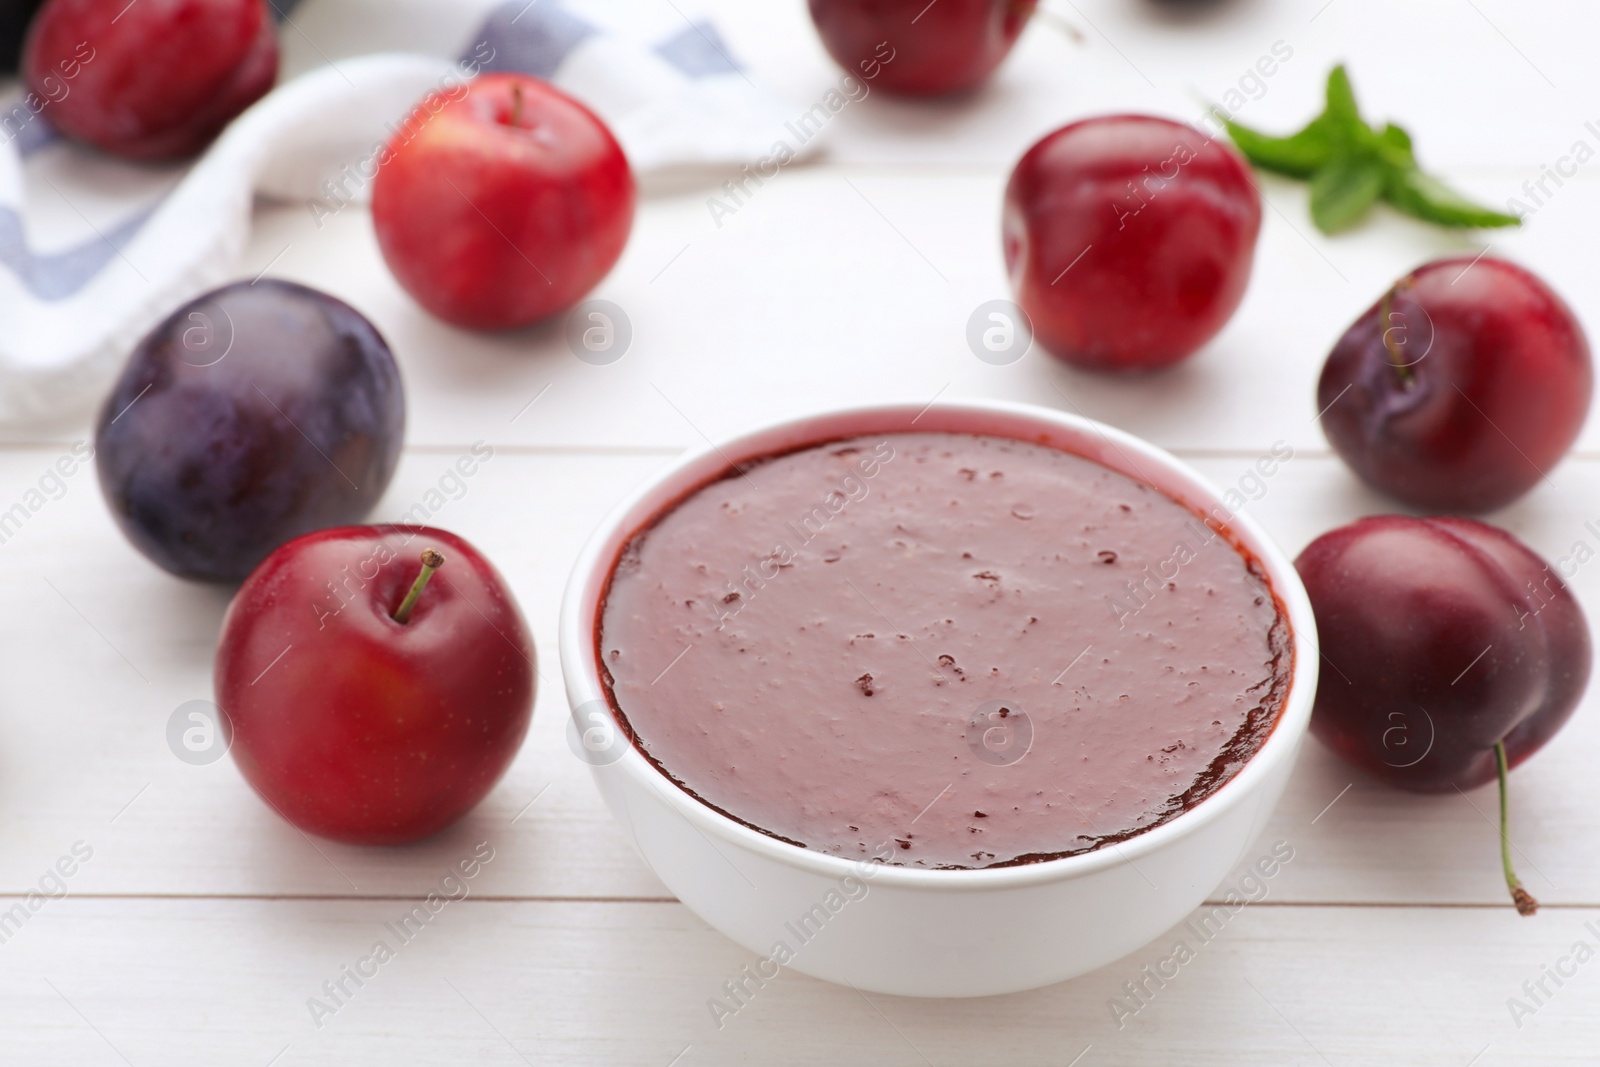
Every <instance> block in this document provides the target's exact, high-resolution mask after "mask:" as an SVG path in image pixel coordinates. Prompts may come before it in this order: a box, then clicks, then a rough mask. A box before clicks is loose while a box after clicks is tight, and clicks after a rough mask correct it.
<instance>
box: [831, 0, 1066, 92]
mask: <svg viewBox="0 0 1600 1067" xmlns="http://www.w3.org/2000/svg"><path fill="white" fill-rule="evenodd" d="M810 6H811V21H812V22H813V23H815V24H816V27H817V33H818V35H819V36H820V37H821V38H822V44H823V47H824V48H826V49H827V50H828V54H829V55H830V56H832V57H833V60H834V62H835V63H838V64H839V66H841V67H843V68H844V69H845V70H847V71H849V72H850V73H851V74H857V75H859V74H863V73H869V72H875V73H873V74H869V76H871V77H872V83H873V87H874V88H882V89H886V90H888V91H889V92H891V93H902V94H904V95H907V96H936V95H941V94H944V93H954V92H961V91H963V90H967V89H972V88H974V87H976V86H977V85H979V84H980V83H982V82H983V81H984V80H985V79H987V78H988V77H989V75H990V74H992V73H994V69H995V68H996V67H998V66H999V65H1000V62H1001V60H1003V59H1005V58H1006V56H1007V55H1008V54H1010V52H1011V46H1012V45H1014V44H1016V43H1017V38H1018V37H1019V36H1020V35H1021V34H1022V31H1023V29H1024V28H1025V27H1026V26H1027V25H1028V20H1029V19H1031V18H1032V17H1033V12H1034V9H1035V8H1037V7H1038V6H1039V5H1038V0H939V2H938V3H936V4H933V5H932V6H930V5H929V4H928V2H927V0H810Z"/></svg>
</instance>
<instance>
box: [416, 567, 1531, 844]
mask: <svg viewBox="0 0 1600 1067" xmlns="http://www.w3.org/2000/svg"><path fill="white" fill-rule="evenodd" d="M443 566H444V556H442V555H440V554H439V552H438V550H437V549H432V548H429V549H424V550H423V553H422V570H421V571H420V572H418V574H417V580H416V581H414V582H412V583H411V588H410V589H409V590H407V591H406V598H405V599H404V600H402V601H400V606H399V607H398V608H395V609H394V614H393V615H392V616H391V618H393V619H394V621H395V622H398V623H401V624H404V623H406V622H408V621H410V619H411V611H412V609H413V608H415V607H416V606H417V598H418V597H420V596H422V589H423V587H424V586H426V585H427V584H428V579H429V578H432V577H433V572H434V571H436V570H438V569H439V568H440V567H443ZM1508 869H1509V868H1508Z"/></svg>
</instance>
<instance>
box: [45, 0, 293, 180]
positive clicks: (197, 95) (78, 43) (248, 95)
mask: <svg viewBox="0 0 1600 1067" xmlns="http://www.w3.org/2000/svg"><path fill="white" fill-rule="evenodd" d="M22 72H23V78H24V80H25V81H26V82H27V83H28V85H29V87H30V88H31V89H33V91H35V92H37V93H39V94H40V95H41V96H43V97H46V98H48V99H50V101H51V103H50V105H49V110H48V114H49V119H50V122H51V124H52V125H54V126H56V127H57V128H59V129H60V130H61V131H62V132H63V133H66V134H67V135H68V136H70V137H75V138H77V139H78V140H80V141H87V142H88V143H89V144H92V145H94V146H95V147H97V148H100V149H102V150H104V151H106V152H110V153H113V154H114V155H119V156H123V157H125V158H128V159H150V160H157V159H179V158H183V157H186V156H192V155H194V154H195V153H196V152H199V151H200V150H201V149H202V148H204V147H205V146H206V145H208V144H210V143H211V141H212V139H213V138H215V137H216V136H217V134H218V133H220V132H221V130H222V128H223V127H224V126H226V125H227V124H228V122H229V121H231V120H232V119H233V117H234V116H235V115H237V114H239V112H241V111H243V110H244V109H245V108H247V107H249V106H250V105H251V104H253V103H255V102H256V101H257V100H258V99H260V98H261V97H262V96H263V95H265V94H266V92H267V90H269V89H271V88H272V83H273V82H274V81H275V80H276V79H277V76H278V36H277V33H276V31H275V30H274V28H273V25H272V17H271V15H270V14H269V13H268V10H267V5H266V4H265V3H264V2H263V0H139V2H138V3H136V4H132V5H129V4H128V3H127V0H49V2H48V3H47V4H46V5H45V7H44V9H43V10H42V11H40V12H39V15H38V17H37V18H36V19H35V20H34V22H33V25H32V27H31V28H30V29H29V32H28V38H27V42H26V44H25V45H24V48H23V58H22ZM47 79H52V80H53V82H54V84H55V88H54V91H52V81H49V80H47ZM62 84H64V85H65V87H66V89H67V92H66V93H65V94H64V95H62V93H61V88H60V87H61V85H62Z"/></svg>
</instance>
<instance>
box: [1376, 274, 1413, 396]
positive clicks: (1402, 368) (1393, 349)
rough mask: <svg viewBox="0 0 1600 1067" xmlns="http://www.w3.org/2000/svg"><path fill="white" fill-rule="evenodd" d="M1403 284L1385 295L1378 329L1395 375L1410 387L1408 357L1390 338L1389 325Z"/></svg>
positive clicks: (1380, 306) (1379, 309)
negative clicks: (1396, 297) (1396, 295)
mask: <svg viewBox="0 0 1600 1067" xmlns="http://www.w3.org/2000/svg"><path fill="white" fill-rule="evenodd" d="M1403 284H1404V283H1403V282H1401V283H1397V284H1396V285H1394V286H1393V287H1392V288H1390V289H1389V290H1388V291H1387V292H1386V293H1384V294H1383V301H1382V303H1381V304H1380V305H1379V307H1378V328H1379V330H1380V331H1381V332H1380V333H1379V335H1378V336H1379V338H1380V339H1381V340H1382V342H1383V350H1384V351H1385V352H1387V353H1389V364H1390V365H1391V366H1393V367H1394V371H1395V373H1396V374H1398V375H1399V376H1400V381H1401V382H1402V383H1403V384H1405V385H1407V386H1409V385H1410V384H1411V365H1410V364H1408V363H1407V362H1406V357H1405V355H1404V353H1402V352H1401V351H1400V346H1399V345H1397V344H1395V342H1394V341H1393V340H1392V339H1391V338H1390V337H1389V333H1390V331H1391V330H1392V329H1393V327H1391V326H1390V325H1389V316H1390V314H1391V313H1392V309H1393V307H1394V297H1395V294H1396V293H1398V292H1399V291H1400V287H1401V285H1403ZM1402 343H1404V342H1402Z"/></svg>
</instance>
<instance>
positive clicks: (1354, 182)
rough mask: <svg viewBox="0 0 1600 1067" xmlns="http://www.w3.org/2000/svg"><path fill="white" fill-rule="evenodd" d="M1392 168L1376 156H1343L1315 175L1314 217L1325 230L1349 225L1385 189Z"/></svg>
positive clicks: (1331, 230) (1330, 231)
mask: <svg viewBox="0 0 1600 1067" xmlns="http://www.w3.org/2000/svg"><path fill="white" fill-rule="evenodd" d="M1387 176H1388V168H1387V167H1386V166H1385V165H1384V163H1383V162H1382V161H1381V160H1379V159H1377V158H1375V157H1373V156H1361V155H1356V156H1343V157H1341V158H1339V159H1336V160H1334V161H1333V162H1332V163H1329V164H1328V165H1327V166H1325V167H1323V168H1322V169H1321V170H1319V171H1317V173H1316V174H1315V175H1314V176H1313V177H1312V179H1311V221H1312V222H1314V223H1316V225H1317V229H1319V230H1321V231H1322V232H1323V233H1328V234H1333V233H1338V232H1339V231H1340V230H1344V229H1348V228H1349V227H1350V226H1351V224H1353V223H1354V222H1356V220H1358V219H1359V218H1360V217H1361V216H1362V214H1363V213H1364V212H1365V211H1366V210H1367V208H1368V207H1370V206H1372V202H1373V201H1374V200H1376V199H1378V196H1379V194H1380V193H1382V192H1383V190H1384V185H1385V180H1386V178H1387Z"/></svg>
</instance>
